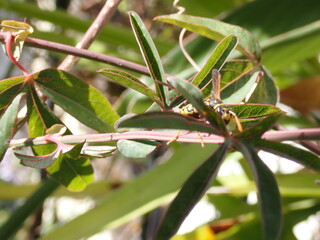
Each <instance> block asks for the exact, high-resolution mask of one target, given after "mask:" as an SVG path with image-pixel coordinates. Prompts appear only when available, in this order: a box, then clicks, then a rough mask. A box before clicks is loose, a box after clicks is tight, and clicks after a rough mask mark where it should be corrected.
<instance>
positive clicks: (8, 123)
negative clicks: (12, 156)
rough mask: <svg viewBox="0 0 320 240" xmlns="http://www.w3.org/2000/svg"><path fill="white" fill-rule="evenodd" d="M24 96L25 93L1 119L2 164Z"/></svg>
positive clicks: (19, 95)
mask: <svg viewBox="0 0 320 240" xmlns="http://www.w3.org/2000/svg"><path fill="white" fill-rule="evenodd" d="M23 95H24V93H20V94H18V95H17V96H16V97H15V98H14V99H13V101H12V102H11V104H10V105H9V106H8V107H7V109H6V111H5V112H4V113H3V114H2V116H1V118H0V162H1V161H2V158H3V157H4V154H5V153H6V151H7V149H8V145H9V141H10V139H11V138H12V137H13V134H14V127H15V123H16V117H17V114H18V111H19V104H20V101H21V98H22V96H23Z"/></svg>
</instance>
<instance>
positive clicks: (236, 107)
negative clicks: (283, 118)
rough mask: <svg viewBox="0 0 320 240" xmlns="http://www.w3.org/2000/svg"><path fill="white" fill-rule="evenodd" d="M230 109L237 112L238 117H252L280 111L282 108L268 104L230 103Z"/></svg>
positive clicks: (260, 116)
mask: <svg viewBox="0 0 320 240" xmlns="http://www.w3.org/2000/svg"><path fill="white" fill-rule="evenodd" d="M229 106H230V107H231V108H232V111H233V112H234V113H236V114H237V117H238V118H240V119H254V118H262V117H266V116H268V115H270V114H274V113H277V112H282V110H281V109H280V108H278V107H276V106H274V105H270V104H254V103H246V104H231V105H229Z"/></svg>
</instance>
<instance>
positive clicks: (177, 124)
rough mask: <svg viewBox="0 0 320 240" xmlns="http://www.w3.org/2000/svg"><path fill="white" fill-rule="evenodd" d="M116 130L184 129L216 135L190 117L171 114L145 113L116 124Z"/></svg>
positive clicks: (203, 123) (207, 126) (214, 131)
mask: <svg viewBox="0 0 320 240" xmlns="http://www.w3.org/2000/svg"><path fill="white" fill-rule="evenodd" d="M117 127H118V128H151V129H185V130H190V131H198V132H208V133H217V131H216V130H215V129H214V128H213V127H211V126H210V125H208V124H206V123H205V122H201V121H198V120H196V119H194V118H191V117H186V116H183V115H181V114H177V113H173V112H147V113H143V114H139V115H136V116H133V117H130V118H127V119H124V120H123V121H121V122H119V123H118V126H117Z"/></svg>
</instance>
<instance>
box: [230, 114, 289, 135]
mask: <svg viewBox="0 0 320 240" xmlns="http://www.w3.org/2000/svg"><path fill="white" fill-rule="evenodd" d="M282 115H283V113H282V112H276V113H273V114H270V115H268V116H266V117H265V118H263V119H262V120H260V121H259V122H257V123H256V124H254V125H253V126H250V127H249V128H247V129H245V130H244V131H243V132H241V133H238V134H236V135H235V136H234V137H235V138H237V139H247V140H248V139H255V138H257V137H259V136H261V135H262V134H263V133H264V132H266V131H267V130H268V129H270V128H271V127H272V125H273V124H274V123H275V122H276V121H278V120H279V118H280V117H281V116H282Z"/></svg>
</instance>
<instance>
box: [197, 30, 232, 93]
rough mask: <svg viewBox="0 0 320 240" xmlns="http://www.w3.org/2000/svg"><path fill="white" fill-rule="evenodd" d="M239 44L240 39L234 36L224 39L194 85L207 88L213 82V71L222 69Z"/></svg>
mask: <svg viewBox="0 0 320 240" xmlns="http://www.w3.org/2000/svg"><path fill="white" fill-rule="evenodd" d="M237 44H238V39H237V37H235V36H234V35H230V36H228V37H225V38H224V39H222V40H221V41H220V42H219V44H218V45H217V46H216V48H215V49H214V51H213V52H212V54H211V55H210V57H209V58H208V60H207V62H206V63H205V65H204V67H203V68H202V69H201V70H200V72H199V73H198V74H197V75H196V76H195V78H194V79H193V80H192V83H193V84H194V85H196V86H199V87H200V88H202V87H204V86H206V85H207V84H208V82H209V81H210V80H211V72H212V69H218V70H219V69H221V67H222V66H223V65H224V63H225V62H226V60H227V58H228V57H229V56H230V54H231V52H232V51H233V50H234V48H235V47H236V46H237Z"/></svg>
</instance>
